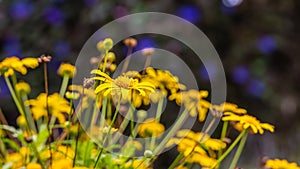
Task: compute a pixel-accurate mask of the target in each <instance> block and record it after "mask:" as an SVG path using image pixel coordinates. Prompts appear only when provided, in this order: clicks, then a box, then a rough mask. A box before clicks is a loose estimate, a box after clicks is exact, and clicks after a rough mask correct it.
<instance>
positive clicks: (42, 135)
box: [35, 124, 49, 150]
mask: <svg viewBox="0 0 300 169" xmlns="http://www.w3.org/2000/svg"><path fill="white" fill-rule="evenodd" d="M48 137H49V132H48V129H47V126H46V124H42V125H41V126H40V132H39V134H38V135H37V138H36V141H35V145H36V147H37V148H38V149H39V150H41V149H42V148H43V147H44V145H45V143H46V141H47V139H48Z"/></svg>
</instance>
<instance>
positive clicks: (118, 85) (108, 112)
mask: <svg viewBox="0 0 300 169" xmlns="http://www.w3.org/2000/svg"><path fill="white" fill-rule="evenodd" d="M124 43H125V45H126V46H127V47H128V49H129V50H128V51H129V52H128V57H127V58H129V59H127V60H126V61H125V64H124V67H123V68H122V72H121V74H120V75H119V76H117V77H115V78H112V77H111V74H112V73H113V72H114V71H115V69H116V65H115V63H114V61H115V60H116V55H115V54H114V53H113V52H111V51H110V50H111V49H112V48H113V45H114V44H113V40H112V39H110V38H106V39H104V40H103V41H100V42H99V43H97V45H95V46H96V47H97V49H98V50H99V52H100V53H101V54H100V58H92V59H91V64H92V66H94V67H93V70H92V71H91V76H92V77H86V78H85V79H83V84H72V85H69V80H70V79H71V78H73V77H74V76H75V74H76V68H75V66H73V65H71V64H69V63H62V64H61V66H60V67H59V69H58V70H57V74H58V75H59V76H61V77H62V82H61V88H60V90H59V92H54V93H49V89H48V83H49V82H48V81H47V79H48V78H47V77H45V78H43V79H44V83H45V90H44V91H45V92H42V93H40V94H39V95H38V96H37V97H36V98H28V97H29V95H28V94H29V93H30V91H31V90H32V89H31V87H30V84H29V83H26V82H24V81H19V80H18V79H17V77H16V76H15V72H19V73H21V74H22V75H25V74H26V73H27V68H32V69H33V68H36V67H37V66H38V65H39V62H41V63H43V64H44V71H45V72H44V75H45V76H47V74H48V72H47V64H48V63H49V62H50V61H51V57H50V56H44V55H43V56H41V57H40V58H24V59H19V58H17V57H10V58H6V59H4V60H3V61H2V62H0V75H4V76H3V77H4V78H5V82H6V83H7V86H8V88H9V91H10V93H11V96H12V98H13V100H14V102H15V103H16V106H17V109H18V111H19V113H20V115H19V117H18V118H17V119H16V121H17V124H18V127H17V128H15V127H13V126H10V125H7V123H6V120H5V119H4V118H5V117H4V116H2V111H0V113H1V116H0V120H1V125H0V137H1V139H0V168H3V169H19V168H26V169H91V168H99V169H103V168H106V169H116V168H122V169H136V168H139V169H152V168H153V163H154V162H155V160H156V159H157V158H158V154H159V153H160V152H162V151H164V149H165V148H168V147H170V146H172V145H173V146H177V150H178V156H177V157H176V158H175V159H174V161H173V162H172V163H171V164H170V166H169V168H177V169H178V168H179V169H186V168H190V167H191V166H192V165H194V164H196V165H199V166H201V168H205V169H218V168H220V167H223V166H222V165H223V164H222V162H223V161H224V159H226V157H227V156H228V154H229V153H230V152H231V151H232V150H233V149H234V148H235V147H238V148H237V151H236V153H235V155H234V158H233V160H232V162H231V163H230V166H229V167H227V168H230V169H234V168H236V167H237V162H238V159H239V157H240V155H241V153H242V150H243V148H244V145H245V142H246V140H247V135H248V133H251V134H258V133H259V134H261V135H262V134H264V131H266V130H267V131H270V132H274V128H275V127H274V126H273V125H271V124H268V123H262V122H260V120H258V119H257V118H256V117H254V116H252V115H250V114H248V113H247V110H246V109H244V108H240V107H238V106H237V105H236V104H233V103H228V102H225V103H223V104H220V105H215V104H211V103H210V102H209V101H208V99H207V98H208V96H209V92H208V91H206V90H198V89H187V88H186V86H185V85H184V84H182V83H181V82H180V79H179V78H178V77H177V76H175V75H173V74H172V73H171V72H170V71H169V70H161V69H155V68H152V67H150V66H149V65H150V63H151V55H152V54H153V52H154V49H146V50H144V51H143V53H144V55H145V57H147V59H146V62H145V67H144V69H143V70H142V71H141V72H137V71H132V70H129V71H128V70H127V68H128V64H129V62H130V52H131V51H132V48H133V47H135V46H136V45H137V41H136V40H135V39H133V38H129V39H126V40H125V41H124ZM95 65H96V66H95ZM165 98H166V99H165ZM171 102H174V104H173V105H176V104H177V106H181V107H182V111H180V113H178V118H177V119H176V121H175V122H174V123H173V124H172V126H171V127H170V126H168V125H165V121H164V120H166V119H162V118H163V116H162V114H163V113H167V112H164V104H168V103H171ZM76 103H77V104H76ZM150 104H151V106H152V105H155V106H153V107H155V108H156V110H152V109H151V110H150V109H149V110H148V109H147V106H148V107H149V105H150ZM145 107H146V108H145ZM0 110H1V109H0ZM167 111H168V110H167ZM208 115H212V116H211V117H212V119H209V120H210V121H208V120H207V124H208V125H204V126H206V127H205V128H203V130H202V131H201V132H199V130H198V129H197V128H196V129H193V130H190V129H181V127H182V125H183V124H184V122H185V120H186V119H187V118H197V119H198V120H196V122H197V123H200V124H201V123H202V122H204V121H205V120H206V119H208V118H207V117H208ZM220 120H221V123H220V124H221V125H222V131H221V135H220V136H219V137H218V136H217V135H215V136H214V138H212V137H211V136H210V135H209V134H210V133H211V130H212V126H216V125H218V122H219V121H220ZM229 125H232V126H233V127H234V128H235V129H236V130H237V131H239V132H240V133H239V135H238V136H237V137H236V138H231V137H232V136H231V135H230V132H228V131H230V130H228V128H229ZM122 135H125V136H126V137H121V136H122ZM265 167H266V168H270V169H279V168H289V169H290V168H291V169H294V168H295V169H298V168H299V167H298V166H297V164H296V163H289V162H287V161H286V160H278V159H275V160H268V161H267V162H266V164H265Z"/></svg>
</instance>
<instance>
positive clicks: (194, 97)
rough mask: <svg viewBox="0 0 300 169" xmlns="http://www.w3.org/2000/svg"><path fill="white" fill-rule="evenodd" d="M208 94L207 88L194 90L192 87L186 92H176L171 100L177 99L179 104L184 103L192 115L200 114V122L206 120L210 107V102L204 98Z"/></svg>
mask: <svg viewBox="0 0 300 169" xmlns="http://www.w3.org/2000/svg"><path fill="white" fill-rule="evenodd" d="M207 96H208V92H207V91H205V90H200V91H197V90H194V89H191V90H189V91H186V92H180V93H175V94H173V95H171V96H170V97H169V99H170V100H175V101H176V103H177V104H178V105H181V104H183V106H184V107H185V108H186V109H188V110H189V113H190V115H191V116H192V117H195V116H196V115H197V114H198V119H199V121H200V122H202V121H204V120H205V118H206V114H207V112H208V109H209V108H210V103H209V102H208V101H206V100H204V98H206V97H207Z"/></svg>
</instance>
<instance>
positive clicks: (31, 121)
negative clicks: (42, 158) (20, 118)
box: [20, 93, 37, 133]
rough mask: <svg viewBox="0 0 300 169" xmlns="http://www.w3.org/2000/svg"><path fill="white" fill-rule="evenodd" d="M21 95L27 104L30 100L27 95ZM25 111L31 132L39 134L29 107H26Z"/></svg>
mask: <svg viewBox="0 0 300 169" xmlns="http://www.w3.org/2000/svg"><path fill="white" fill-rule="evenodd" d="M20 95H21V100H22V102H23V103H25V102H26V101H27V100H28V97H27V95H26V94H24V93H20ZM24 110H25V118H26V120H27V122H28V126H29V128H30V130H33V131H34V132H35V133H37V129H36V126H35V123H34V120H33V117H32V115H31V112H30V108H29V106H26V105H24Z"/></svg>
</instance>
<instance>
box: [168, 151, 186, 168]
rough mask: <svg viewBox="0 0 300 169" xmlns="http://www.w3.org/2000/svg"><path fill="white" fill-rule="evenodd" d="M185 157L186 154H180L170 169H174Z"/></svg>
mask: <svg viewBox="0 0 300 169" xmlns="http://www.w3.org/2000/svg"><path fill="white" fill-rule="evenodd" d="M183 157H184V154H183V153H179V154H178V155H177V157H176V158H175V160H174V161H173V162H172V164H171V165H170V166H169V168H168V169H173V168H175V167H176V166H177V164H178V163H179V162H180V160H182V159H183Z"/></svg>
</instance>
